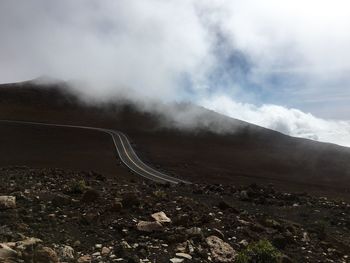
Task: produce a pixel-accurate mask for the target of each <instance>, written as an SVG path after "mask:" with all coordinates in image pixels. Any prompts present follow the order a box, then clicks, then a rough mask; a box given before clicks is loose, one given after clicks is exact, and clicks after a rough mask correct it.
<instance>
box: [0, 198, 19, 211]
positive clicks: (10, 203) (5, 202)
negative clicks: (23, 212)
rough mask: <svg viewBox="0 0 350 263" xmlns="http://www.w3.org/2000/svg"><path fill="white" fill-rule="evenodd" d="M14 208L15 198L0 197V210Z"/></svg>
mask: <svg viewBox="0 0 350 263" xmlns="http://www.w3.org/2000/svg"><path fill="white" fill-rule="evenodd" d="M13 208H16V197H15V196H7V195H3V196H0V210H5V209H13Z"/></svg>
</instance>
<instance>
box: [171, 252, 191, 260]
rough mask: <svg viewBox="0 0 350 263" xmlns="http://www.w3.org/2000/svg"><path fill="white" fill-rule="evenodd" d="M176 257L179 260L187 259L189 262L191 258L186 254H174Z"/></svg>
mask: <svg viewBox="0 0 350 263" xmlns="http://www.w3.org/2000/svg"><path fill="white" fill-rule="evenodd" d="M175 255H176V256H177V257H179V258H185V259H189V260H191V259H192V256H191V255H189V254H186V253H181V252H180V253H176V254H175Z"/></svg>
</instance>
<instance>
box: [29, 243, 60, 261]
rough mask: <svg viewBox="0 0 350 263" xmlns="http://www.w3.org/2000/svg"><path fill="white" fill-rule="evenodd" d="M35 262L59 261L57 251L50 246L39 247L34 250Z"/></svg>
mask: <svg viewBox="0 0 350 263" xmlns="http://www.w3.org/2000/svg"><path fill="white" fill-rule="evenodd" d="M34 262H36V263H58V262H59V259H58V256H57V254H56V252H55V251H54V250H53V249H52V248H49V247H37V248H36V249H35V252H34Z"/></svg>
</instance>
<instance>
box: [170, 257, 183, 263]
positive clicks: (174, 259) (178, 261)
mask: <svg viewBox="0 0 350 263" xmlns="http://www.w3.org/2000/svg"><path fill="white" fill-rule="evenodd" d="M184 261H185V259H183V258H171V259H170V262H172V263H181V262H184Z"/></svg>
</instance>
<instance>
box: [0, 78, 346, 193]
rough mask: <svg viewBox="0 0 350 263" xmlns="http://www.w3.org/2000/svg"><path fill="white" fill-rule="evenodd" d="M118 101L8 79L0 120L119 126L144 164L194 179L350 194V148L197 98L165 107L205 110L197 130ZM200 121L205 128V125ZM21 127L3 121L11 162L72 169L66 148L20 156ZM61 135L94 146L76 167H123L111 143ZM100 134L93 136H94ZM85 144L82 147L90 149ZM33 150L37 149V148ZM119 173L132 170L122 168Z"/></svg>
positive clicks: (4, 159)
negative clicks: (245, 118) (264, 124)
mask: <svg viewBox="0 0 350 263" xmlns="http://www.w3.org/2000/svg"><path fill="white" fill-rule="evenodd" d="M117 101H118V102H117V103H114V104H112V103H104V104H99V105H97V104H95V105H89V104H86V103H80V102H79V100H78V99H77V97H76V96H75V95H72V94H70V93H69V92H67V90H66V87H65V85H62V84H57V85H46V86H37V85H36V84H34V83H33V82H25V83H18V84H6V85H1V86H0V119H13V120H31V121H41V122H49V123H60V124H79V125H86V126H96V127H103V128H113V129H118V130H121V131H123V132H125V133H126V134H127V135H128V136H129V138H130V139H131V141H132V142H134V147H135V149H136V151H137V153H138V154H139V156H140V157H141V158H142V159H143V160H144V161H145V162H146V163H149V164H150V165H153V166H154V167H157V168H158V169H160V170H162V171H164V172H166V173H168V174H170V175H174V176H178V177H181V178H183V179H186V180H190V181H193V182H202V181H203V180H205V181H206V182H208V183H225V184H226V183H234V184H245V183H252V182H258V183H264V184H268V183H273V184H275V185H276V186H279V187H281V188H284V189H290V190H293V191H306V190H307V191H313V192H317V193H320V194H333V195H335V194H336V195H339V196H341V197H346V196H348V195H349V192H348V191H349V189H350V174H349V173H350V149H349V148H346V147H340V146H337V145H332V144H326V143H319V142H314V141H310V140H305V139H299V138H293V137H290V136H286V135H283V134H280V133H278V132H274V131H271V130H268V129H264V128H261V127H258V126H255V125H251V124H248V123H245V122H242V121H239V120H234V119H231V118H228V117H224V116H222V115H219V114H216V113H213V112H210V111H207V110H205V109H202V108H200V107H197V106H194V105H178V106H169V107H168V106H164V107H165V108H166V109H170V111H171V110H174V109H175V108H176V107H178V108H180V109H183V108H184V107H188V108H189V109H190V110H189V112H193V111H195V112H200V114H198V115H194V116H195V117H193V118H192V120H191V119H190V121H192V122H196V123H193V126H195V127H197V128H196V129H189V128H188V127H187V126H186V125H185V128H184V129H181V128H180V127H182V126H181V125H179V124H178V123H177V121H178V119H176V117H173V118H170V119H167V118H165V116H164V115H163V114H161V113H160V111H157V112H156V113H154V112H152V111H149V110H140V107H136V106H133V105H132V104H130V103H127V102H122V101H120V100H117ZM182 114H183V115H184V116H186V111H185V110H183V112H182ZM208 116H209V117H208ZM187 122H188V120H187ZM197 122H198V123H197ZM203 126H205V127H206V128H207V129H203V128H201V127H203ZM219 127H220V128H221V127H224V128H223V129H220V131H221V132H220V133H216V132H214V131H216V130H218V128H219ZM21 129H23V127H10V128H9V127H4V126H3V125H2V124H0V132H1V138H3V139H2V140H3V142H2V143H4V141H6V142H8V144H7V146H6V147H7V148H8V147H11V150H12V151H13V152H18V153H20V154H18V156H15V155H12V157H11V162H12V163H11V164H13V163H15V162H18V163H19V164H27V165H31V166H33V165H34V166H42V165H47V166H48V165H50V166H56V167H61V166H63V168H65V165H66V163H70V165H69V167H68V168H72V164H71V163H72V159H71V158H68V156H69V155H67V154H63V156H62V158H61V159H60V162H56V161H52V160H51V159H50V157H49V156H47V155H46V154H44V152H48V151H49V150H45V151H43V155H45V158H46V159H45V158H43V159H42V160H41V161H40V160H38V159H37V160H32V159H30V158H29V159H28V158H27V159H26V158H23V157H21V155H23V154H25V155H26V156H30V154H31V151H32V147H27V146H25V145H23V144H20V143H18V136H19V135H18V134H20V133H21V131H22V130H21ZM14 131H16V132H14ZM229 131H230V132H229ZM77 133H79V132H77ZM25 134H26V136H27V140H30V137H31V136H30V135H31V134H32V132H28V131H27V132H25ZM62 136H63V137H62V138H61V139H60V140H64V138H65V136H73V137H72V138H73V139H71V140H74V138H75V140H76V142H79V143H81V144H82V145H90V146H91V148H92V149H94V152H95V156H94V157H93V158H95V160H96V162H95V163H94V162H91V160H89V159H84V158H85V157H84V156H83V155H82V156H80V157H79V156H78V155H76V156H75V157H74V158H76V160H77V161H76V162H74V163H75V166H73V168H77V169H78V168H80V169H81V170H84V164H85V163H88V164H89V168H91V169H96V170H98V171H101V172H103V173H105V174H108V175H112V174H114V171H117V169H119V170H120V169H121V168H120V166H117V165H116V164H115V160H114V159H110V160H109V161H106V160H107V159H109V158H113V152H111V153H109V154H107V153H106V154H105V155H103V154H102V155H99V152H100V151H102V148H103V149H104V150H103V151H109V150H107V148H106V147H105V146H103V145H106V143H107V142H104V143H103V145H96V144H93V143H91V139H89V138H86V137H88V136H86V134H85V135H83V134H74V133H73V132H72V133H70V135H68V134H67V135H62ZM101 136H102V135H101ZM5 138H6V139H5ZM55 138H56V137H55ZM55 138H48V139H47V140H46V141H43V142H40V141H39V140H38V139H36V141H35V142H34V143H41V144H46V145H47V144H48V143H49V141H50V140H51V142H52V141H53V140H55ZM33 140H34V139H33ZM102 140H103V139H102V138H101V140H97V139H96V140H95V139H94V141H97V142H101V141H102ZM55 147H56V148H55V149H54V150H55V151H56V150H57V151H59V149H61V148H62V150H61V151H62V152H67V149H66V147H65V146H64V144H63V143H61V144H57V143H56V146H55ZM77 147H78V148H79V146H77ZM91 148H90V149H91ZM4 149H5V147H1V150H0V157H1V158H0V166H3V165H7V164H8V163H9V157H8V156H7V151H6V150H4ZM81 149H82V150H81V152H84V151H85V150H83V148H81ZM36 155H38V156H39V155H40V151H39V150H38V152H37V153H36ZM108 156H109V157H108ZM79 158H81V160H80V161H78V159H79ZM24 159H26V161H25V160H24ZM39 159H40V158H39ZM49 159H50V160H51V161H49ZM65 159H67V160H65ZM68 159H70V160H68ZM120 173H121V174H123V176H127V171H125V169H124V170H123V172H120Z"/></svg>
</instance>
